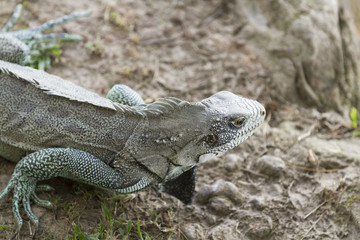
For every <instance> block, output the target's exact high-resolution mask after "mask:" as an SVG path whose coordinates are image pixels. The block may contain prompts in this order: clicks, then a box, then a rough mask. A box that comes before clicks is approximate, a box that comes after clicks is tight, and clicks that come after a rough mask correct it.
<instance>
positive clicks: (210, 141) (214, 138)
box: [205, 134, 219, 146]
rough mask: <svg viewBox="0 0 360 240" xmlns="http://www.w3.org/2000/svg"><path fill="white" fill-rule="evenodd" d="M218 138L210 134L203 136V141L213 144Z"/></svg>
mask: <svg viewBox="0 0 360 240" xmlns="http://www.w3.org/2000/svg"><path fill="white" fill-rule="evenodd" d="M218 139H219V138H218V136H216V135H214V134H211V135H207V136H206V137H205V142H206V143H207V144H209V145H210V146H213V145H215V144H216V143H217V141H218Z"/></svg>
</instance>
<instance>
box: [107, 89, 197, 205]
mask: <svg viewBox="0 0 360 240" xmlns="http://www.w3.org/2000/svg"><path fill="white" fill-rule="evenodd" d="M106 97H107V98H108V99H110V100H111V101H113V102H117V103H120V104H124V105H128V106H136V105H140V104H145V102H144V100H143V99H142V97H141V96H140V94H138V93H137V92H136V91H135V90H133V89H132V88H130V87H128V86H126V85H122V84H117V85H114V86H113V87H112V88H111V89H110V91H109V92H108V94H107V95H106ZM196 173H197V166H194V167H193V168H191V169H190V170H187V171H186V172H184V173H182V174H181V175H180V176H178V177H177V178H175V179H172V180H170V181H167V182H165V183H161V185H160V189H161V191H163V192H166V193H167V194H170V195H172V196H174V197H176V198H177V199H179V200H180V201H182V202H183V203H185V204H190V203H191V202H192V200H193V198H194V193H195V185H196Z"/></svg>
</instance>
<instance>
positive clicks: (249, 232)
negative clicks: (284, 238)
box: [233, 210, 273, 240]
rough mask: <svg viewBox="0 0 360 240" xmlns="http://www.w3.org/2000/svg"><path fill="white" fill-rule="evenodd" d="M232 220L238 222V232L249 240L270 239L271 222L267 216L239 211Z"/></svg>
mask: <svg viewBox="0 0 360 240" xmlns="http://www.w3.org/2000/svg"><path fill="white" fill-rule="evenodd" d="M233 218H234V219H236V220H237V221H238V226H239V227H238V228H239V230H240V231H241V232H244V233H245V235H246V236H247V237H249V238H250V239H254V240H255V239H256V240H258V239H270V234H271V232H272V228H273V222H272V219H271V218H270V217H269V216H267V215H265V214H262V213H260V212H254V211H247V210H240V211H238V212H237V213H236V214H235V215H234V216H233ZM242 239H244V238H242Z"/></svg>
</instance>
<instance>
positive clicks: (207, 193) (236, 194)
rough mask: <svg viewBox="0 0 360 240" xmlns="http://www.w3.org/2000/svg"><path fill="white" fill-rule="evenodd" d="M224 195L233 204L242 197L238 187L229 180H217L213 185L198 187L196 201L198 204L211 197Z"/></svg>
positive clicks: (205, 201) (239, 201)
mask: <svg viewBox="0 0 360 240" xmlns="http://www.w3.org/2000/svg"><path fill="white" fill-rule="evenodd" d="M219 196H221V197H225V198H228V199H229V200H231V201H232V202H233V203H235V204H241V202H242V201H243V198H242V196H241V194H240V191H239V189H238V188H237V187H236V186H235V185H234V184H233V183H231V182H228V181H224V180H222V179H220V180H218V181H217V182H216V183H214V184H213V185H208V186H204V187H202V188H200V189H199V191H198V193H197V195H196V201H197V202H199V203H200V204H207V203H208V202H209V200H210V199H211V198H213V197H219Z"/></svg>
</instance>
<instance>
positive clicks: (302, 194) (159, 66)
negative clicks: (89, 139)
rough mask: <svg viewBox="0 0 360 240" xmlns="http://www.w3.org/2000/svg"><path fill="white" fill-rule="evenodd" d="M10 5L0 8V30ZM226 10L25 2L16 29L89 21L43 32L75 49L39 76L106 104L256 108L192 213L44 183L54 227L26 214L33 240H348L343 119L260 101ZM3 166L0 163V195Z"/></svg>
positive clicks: (257, 73) (202, 184)
mask: <svg viewBox="0 0 360 240" xmlns="http://www.w3.org/2000/svg"><path fill="white" fill-rule="evenodd" d="M16 3H17V1H6V2H5V1H0V21H1V22H0V23H1V24H4V23H5V21H6V20H7V19H8V18H9V16H10V15H11V13H12V11H13V9H14V8H15V5H16ZM229 6H231V5H229V4H223V1H220V0H207V1H191V0H184V1H163V0H161V1H131V0H121V1H115V0H114V1H111V0H102V1H100V0H94V1H73V0H64V1H50V0H43V1H39V0H35V1H29V2H28V3H27V5H26V8H25V9H24V11H23V13H22V17H21V19H20V21H19V23H18V24H17V26H16V27H17V28H18V29H19V28H20V29H21V28H24V27H29V26H37V25H39V24H41V23H43V22H45V21H47V20H50V19H54V18H56V17H60V16H62V15H65V14H69V13H71V12H74V11H78V10H85V9H88V10H91V11H92V14H91V15H90V16H88V17H83V18H81V19H79V20H77V21H73V22H69V23H67V24H66V25H64V26H61V27H57V28H56V29H55V30H54V31H56V32H69V33H77V34H79V35H81V36H83V38H84V40H83V41H82V42H80V43H68V44H66V45H65V46H64V47H63V55H62V56H61V57H60V58H59V59H56V60H55V62H54V63H53V65H52V67H51V69H49V70H48V71H49V72H51V73H53V74H56V75H58V76H61V77H62V78H64V79H67V80H71V81H73V82H75V83H77V84H78V85H80V86H83V87H84V88H87V89H90V90H93V91H95V92H97V93H99V94H101V95H105V94H106V93H107V91H108V90H109V89H110V88H111V86H112V85H114V84H117V83H123V84H127V85H129V86H130V87H132V88H134V89H135V90H137V91H138V92H139V93H140V94H141V95H142V96H143V97H144V99H145V100H146V101H147V102H151V101H153V100H155V99H157V98H159V97H164V96H174V97H178V98H181V99H184V100H188V101H198V100H201V99H203V98H205V97H208V96H210V95H212V94H213V93H215V92H218V91H221V90H228V91H231V92H233V93H236V94H238V95H242V96H245V97H249V98H252V99H257V100H258V101H260V102H261V103H263V104H264V105H265V106H266V108H267V119H266V122H265V123H264V124H263V126H262V127H261V128H260V129H259V130H258V131H257V132H256V133H255V135H254V136H252V137H251V138H250V139H249V140H248V141H246V142H245V143H243V144H241V145H240V146H239V147H237V148H235V149H234V150H231V151H230V152H228V153H226V154H224V155H221V156H218V157H216V158H213V159H211V160H209V161H208V162H206V163H204V164H203V165H201V166H200V167H199V170H198V179H197V187H196V196H195V200H194V203H193V204H191V205H187V206H185V205H183V204H182V203H181V202H179V201H178V200H176V199H174V198H172V197H170V196H169V195H166V194H164V193H161V192H159V191H157V189H155V188H152V189H149V190H147V191H144V192H141V193H138V194H131V195H127V196H120V195H117V194H113V193H109V192H106V191H103V190H99V189H96V188H93V187H90V186H86V185H84V184H79V183H75V182H72V181H69V180H65V179H54V180H51V181H49V183H50V185H51V186H53V187H55V189H56V192H50V193H41V194H40V197H41V198H43V199H50V200H51V201H52V202H54V204H55V205H56V207H57V218H55V215H54V213H53V212H52V211H50V210H47V209H43V208H41V207H37V206H35V205H33V206H32V207H33V210H34V212H35V214H36V215H37V216H38V217H39V218H40V223H41V227H42V229H41V233H40V234H41V235H39V239H75V238H74V237H76V238H77V239H124V237H125V236H126V235H127V236H128V239H139V235H138V230H137V224H138V225H139V227H140V229H141V230H140V232H141V233H142V235H143V237H144V239H145V236H146V235H148V236H149V237H150V238H151V239H271V240H273V239H274V240H275V239H304V240H305V239H358V237H357V236H358V231H359V230H358V229H359V224H358V223H359V222H357V223H356V221H358V220H359V219H357V218H356V213H357V212H356V208H355V207H354V206H356V204H358V202H359V201H358V199H359V197H358V194H354V193H357V192H358V191H359V189H358V188H357V185H356V183H357V181H358V179H359V174H358V173H359V172H360V171H359V168H360V167H359V160H360V153H359V151H358V150H357V148H358V147H357V146H360V142H359V141H358V140H357V139H354V138H351V133H350V128H349V119H347V118H344V117H342V116H340V115H338V114H336V113H334V112H329V113H320V112H318V111H317V110H316V109H305V108H301V107H298V106H296V105H292V104H289V103H287V102H286V100H284V99H283V100H279V99H276V98H274V97H271V96H274V95H273V93H272V92H271V79H270V78H269V76H268V74H267V72H266V70H265V69H263V67H262V65H261V63H260V60H259V58H258V56H256V55H254V54H253V53H252V52H251V50H250V49H249V48H247V45H246V43H245V42H241V41H239V40H238V39H237V36H236V35H237V33H238V32H239V31H241V26H242V23H240V22H238V21H237V17H236V15H235V14H234V13H233V11H232V9H231V7H229ZM14 167H15V164H13V163H10V162H7V161H6V160H4V159H0V189H3V188H4V187H5V186H6V184H7V182H8V180H9V179H10V177H11V173H12V172H13V169H14ZM10 197H11V196H10ZM23 218H24V219H25V220H28V219H27V217H26V215H25V214H23ZM130 223H132V228H131V230H130V231H129V233H128V234H127V229H129V228H128V227H127V226H129V224H130ZM29 226H31V225H30V224H27V223H25V224H24V227H23V230H22V232H21V236H22V237H21V238H23V239H27V237H28V236H29V231H30V228H29ZM15 228H16V225H15V224H14V218H13V215H12V211H11V201H10V200H8V201H1V205H0V238H1V239H3V238H5V239H9V238H10V237H11V235H12V233H13V231H14V229H15ZM79 229H80V230H79ZM89 236H91V237H92V238H90V237H89Z"/></svg>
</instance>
